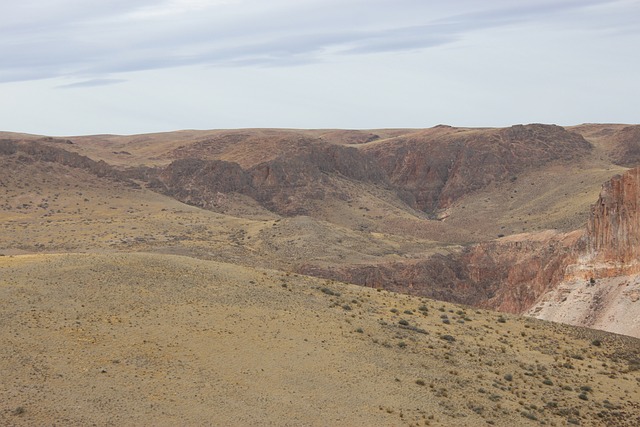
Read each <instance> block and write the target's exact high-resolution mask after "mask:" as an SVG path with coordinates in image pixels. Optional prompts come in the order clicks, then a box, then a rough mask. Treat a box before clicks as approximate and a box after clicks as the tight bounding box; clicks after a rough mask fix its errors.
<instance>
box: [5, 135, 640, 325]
mask: <svg viewBox="0 0 640 427" xmlns="http://www.w3.org/2000/svg"><path fill="white" fill-rule="evenodd" d="M0 136H3V138H1V139H0V153H1V154H2V156H3V157H2V158H3V159H4V161H5V162H9V163H5V170H7V171H9V170H11V169H12V168H14V169H15V168H16V167H19V165H27V164H28V165H30V166H32V167H38V165H45V164H46V165H57V167H62V168H71V170H81V171H83V173H86V174H88V175H91V176H95V177H96V179H99V180H106V181H105V182H107V184H106V185H107V186H109V185H111V184H108V182H117V183H118V185H121V186H123V187H126V188H131V189H148V190H150V191H152V192H155V193H159V194H162V195H165V196H168V197H170V198H172V199H175V200H177V201H179V202H183V203H186V204H188V205H191V206H194V207H198V208H202V209H205V210H207V211H211V212H216V213H219V214H222V215H225V220H223V221H222V225H221V228H223V229H224V228H226V227H227V226H226V225H224V223H229V222H231V223H238V218H245V219H246V220H247V221H249V223H247V224H245V225H246V229H245V228H242V227H239V228H238V230H236V231H233V232H231V231H229V230H225V231H224V233H227V234H233V233H235V234H234V235H235V236H236V237H235V238H233V239H232V243H233V245H234V251H235V252H237V253H236V254H235V255H234V256H233V259H234V260H235V262H240V263H244V264H247V265H264V266H273V267H275V268H278V269H282V270H286V271H292V272H296V273H299V274H307V275H312V276H316V277H321V278H327V279H333V280H340V281H345V282H349V283H354V284H359V285H362V286H367V287H373V288H383V289H387V290H393V291H396V292H401V293H407V294H411V295H417V296H427V297H429V298H435V299H439V300H443V301H450V302H455V303H462V304H467V305H471V306H476V307H482V308H487V309H494V310H499V311H504V312H509V313H517V314H524V313H527V314H529V315H534V316H538V317H541V318H546V317H545V316H547V315H546V314H545V313H547V312H549V311H550V310H551V308H550V306H549V304H550V301H557V300H558V298H557V297H554V298H551V297H549V296H548V295H547V294H548V293H550V292H557V289H559V288H563V289H564V288H565V286H566V283H572V281H579V280H581V281H583V282H584V281H587V282H588V281H590V280H592V279H593V280H598V281H599V282H598V283H602V281H603V280H605V279H610V278H619V277H623V276H624V277H628V278H629V279H628V280H627V281H626V283H634V280H635V275H636V274H637V273H638V267H637V259H638V251H640V244H639V243H640V233H639V231H640V230H639V228H638V222H639V218H640V213H639V211H638V194H639V191H640V190H639V189H638V186H639V181H638V179H639V178H638V177H639V172H638V169H630V170H627V169H628V168H629V167H631V166H633V164H634V161H633V158H634V157H633V155H634V154H633V153H635V152H636V150H639V149H638V148H637V147H638V146H640V140H639V139H638V138H637V136H638V126H625V125H581V126H577V127H574V128H563V127H560V126H555V125H542V124H531V125H516V126H512V127H510V128H504V129H489V128H487V129H469V128H454V127H450V126H444V125H441V126H436V127H434V128H431V129H421V130H403V129H393V130H371V131H345V130H306V131H304V130H278V129H254V130H252V129H246V130H235V131H234V130H229V131H181V132H175V133H167V134H155V135H153V134H152V135H138V136H131V137H121V136H113V135H96V136H83V137H65V138H52V137H39V136H32V135H14V134H10V133H4V134H3V135H0ZM616 173H617V174H618V175H616ZM613 175H615V176H614V177H612V176H613ZM603 183H604V185H603ZM74 185H76V186H77V185H78V184H74ZM601 185H603V186H602V191H600V188H599V187H600V186H601ZM10 205H11V203H10V202H9V200H8V198H7V203H5V207H10ZM250 229H253V230H254V231H253V233H251V232H249V230H250ZM272 232H273V233H272ZM210 233H211V232H210ZM250 234H253V236H251V235H250ZM251 237H253V240H252V241H250V240H249V238H251ZM133 239H134V240H135V239H136V238H135V237H133ZM137 239H138V240H137V242H138V245H139V246H145V249H146V250H152V251H153V250H162V251H166V250H170V251H174V252H177V253H186V254H188V255H191V256H195V257H200V258H213V259H221V260H226V259H227V258H228V256H229V254H216V252H221V251H220V250H217V249H216V250H207V251H205V250H204V248H203V245H202V244H200V245H198V246H199V247H197V248H194V247H186V246H188V245H176V247H171V248H168V247H166V246H167V245H158V240H156V242H155V243H153V244H152V243H151V242H152V240H150V239H143V238H141V237H138V238H137ZM54 240H55V239H54ZM202 240H203V242H204V241H206V239H202ZM143 242H144V243H145V245H142V243H143ZM38 245H40V246H35V242H34V245H33V246H31V247H32V248H34V249H37V250H39V251H42V250H43V247H44V246H43V244H42V243H39V244H38ZM111 245H112V246H116V247H117V244H115V243H113V242H112V243H111ZM23 246H25V247H29V244H28V243H26V242H25V243H24V244H23ZM54 246H55V245H54ZM7 249H9V248H7ZM214 249H215V248H214ZM227 252H228V251H227ZM232 252H233V251H232ZM629 286H631V285H629ZM565 292H566V291H565ZM606 300H607V301H609V302H608V303H607V304H608V305H607V307H609V305H615V304H617V299H615V298H613V299H611V298H608V299H606ZM541 304H546V305H545V307H546V308H545V309H544V310H542V309H541V308H540V307H541ZM555 305H558V303H556V304H555ZM555 305H554V307H555ZM589 307H592V306H589ZM608 309H609V308H607V310H608ZM554 310H556V311H558V312H562V311H563V308H562V306H561V305H560V306H558V307H556V308H554ZM585 310H586V309H585ZM585 316H587V317H599V315H598V314H597V313H595V314H594V313H591V314H588V315H587V314H585ZM583 317H584V316H583ZM612 319H613V318H612ZM612 322H614V323H615V322H619V320H618V319H617V318H616V319H615V320H612ZM572 323H574V324H578V325H584V326H590V325H587V324H586V323H584V322H581V321H573V322H572ZM606 323H607V322H604V321H602V322H600V323H598V327H600V328H602V329H605V330H607V329H608V327H607V325H606ZM592 325H593V324H591V326H592ZM618 329H619V328H618ZM625 331H626V333H628V334H630V335H633V336H640V330H638V329H637V327H635V326H634V327H632V328H628V330H627V329H625Z"/></svg>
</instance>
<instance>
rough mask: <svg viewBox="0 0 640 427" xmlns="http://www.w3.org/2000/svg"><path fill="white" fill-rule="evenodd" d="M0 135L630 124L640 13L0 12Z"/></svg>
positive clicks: (147, 2)
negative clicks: (243, 129) (444, 125)
mask: <svg viewBox="0 0 640 427" xmlns="http://www.w3.org/2000/svg"><path fill="white" fill-rule="evenodd" d="M0 16H2V17H3V19H2V20H1V21H0V130H3V131H14V132H27V133H34V134H41V135H52V136H72V135H86V134H103V133H113V134H137V133H149V132H160V131H171V130H179V129H231V128H258V127H269V128H304V129H310V128H311V129H318V128H342V129H375V128H425V127H431V126H435V125H437V124H448V125H452V126H467V127H476V126H477V127H493V126H496V127H497V126H510V125H513V124H519V123H554V124H559V125H564V126H569V125H575V124H580V123H612V122H614V123H633V124H636V123H638V122H639V119H638V114H639V113H640V72H639V70H640V54H638V50H639V48H640V19H639V18H640V0H553V1H548V0H518V1H515V0H484V1H478V0H474V1H472V0H443V1H439V0H432V1H429V0H339V1H338V0H20V1H12V0H4V1H2V2H0Z"/></svg>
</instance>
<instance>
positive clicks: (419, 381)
mask: <svg viewBox="0 0 640 427" xmlns="http://www.w3.org/2000/svg"><path fill="white" fill-rule="evenodd" d="M416 384H418V385H421V386H424V385H425V382H424V381H423V380H416Z"/></svg>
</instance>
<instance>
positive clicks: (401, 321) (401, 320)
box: [398, 319, 409, 326]
mask: <svg viewBox="0 0 640 427" xmlns="http://www.w3.org/2000/svg"><path fill="white" fill-rule="evenodd" d="M398 323H399V324H401V325H402V326H408V325H409V322H407V321H406V320H404V319H400V320H399V321H398Z"/></svg>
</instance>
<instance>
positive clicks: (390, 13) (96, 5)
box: [0, 0, 616, 82]
mask: <svg viewBox="0 0 640 427" xmlns="http://www.w3.org/2000/svg"><path fill="white" fill-rule="evenodd" d="M432 3H433V2H423V1H413V0H401V1H393V2H391V1H380V0H377V1H362V0H342V1H339V2H338V1H335V0H324V1H320V0H306V1H299V0H296V1H293V0H290V1H284V0H279V1H273V2H271V1H270V2H263V1H258V0H212V1H205V0H168V1H152V0H133V1H132V0H126V1H124V0H116V1H109V2H102V1H92V2H87V1H82V0H28V1H25V0H23V1H21V2H4V3H3V5H2V6H0V13H1V14H2V16H4V17H6V18H5V19H4V22H5V24H3V26H2V27H0V40H2V41H0V56H1V57H2V58H3V61H2V65H0V81H2V82H8V81H21V80H32V79H43V78H51V77H60V76H64V77H78V78H80V79H82V78H84V79H86V78H87V77H90V79H89V80H92V79H99V78H104V77H102V76H109V75H111V74H117V73H122V72H131V71H140V70H151V69H161V68H168V67H177V66H186V65H223V66H256V65H264V66H282V67H287V66H291V65H300V64H304V63H314V62H318V61H323V60H326V59H327V58H330V57H331V56H332V55H352V54H371V53H378V52H401V51H407V50H420V49H429V48H432V47H436V46H442V45H445V44H449V43H454V42H456V41H459V40H463V39H465V38H473V37H474V33H476V32H478V31H481V30H483V29H487V28H493V27H500V26H508V25H512V24H514V23H523V22H524V23H530V22H534V21H544V20H550V21H551V20H553V19H557V16H558V14H563V13H564V14H566V13H571V12H576V11H583V10H585V9H586V8H590V7H594V6H595V7H597V6H600V5H608V4H612V3H616V2H613V1H596V0H591V1H585V0H582V1H554V2H540V1H532V0H529V1H523V2H519V3H517V4H516V6H514V3H513V2H507V1H495V0H494V1H487V2H482V3H478V2H470V1H465V0H455V1H449V2H447V3H446V7H444V6H443V5H440V6H437V7H434V5H433V4H432ZM461 11H462V12H461ZM583 24H586V25H595V24H598V25H602V22H601V21H600V22H597V21H593V22H590V23H589V22H586V23H585V22H583ZM574 25H575V24H574Z"/></svg>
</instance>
